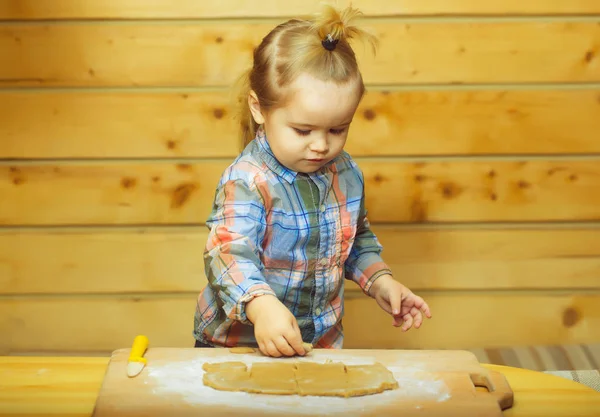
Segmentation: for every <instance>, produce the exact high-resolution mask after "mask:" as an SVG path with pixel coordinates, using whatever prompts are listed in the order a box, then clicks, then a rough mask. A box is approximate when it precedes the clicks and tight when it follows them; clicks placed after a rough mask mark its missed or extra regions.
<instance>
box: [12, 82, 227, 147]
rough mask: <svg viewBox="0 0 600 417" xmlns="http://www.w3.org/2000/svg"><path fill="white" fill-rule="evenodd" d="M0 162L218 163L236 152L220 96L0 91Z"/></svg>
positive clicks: (224, 101)
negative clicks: (187, 159)
mask: <svg viewBox="0 0 600 417" xmlns="http://www.w3.org/2000/svg"><path fill="white" fill-rule="evenodd" d="M0 114H1V116H0V118H1V119H2V123H0V137H2V138H3V139H2V143H1V144H0V157H2V158H128V157H190V156H192V157H224V156H234V155H235V153H236V152H237V151H238V150H239V140H238V138H237V134H238V132H237V125H236V123H235V121H234V120H233V117H232V116H233V114H232V106H231V105H230V104H229V100H228V94H227V93H226V92H219V93H215V92H202V93H191V94H188V93H176V94H175V93H166V94H156V93H154V94H139V93H107V92H101V93H79V92H78V93H70V92H69V93H41V94H39V93H38V94H31V93H13V92H4V93H0Z"/></svg>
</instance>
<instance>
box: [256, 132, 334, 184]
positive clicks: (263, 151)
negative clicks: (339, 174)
mask: <svg viewBox="0 0 600 417" xmlns="http://www.w3.org/2000/svg"><path fill="white" fill-rule="evenodd" d="M254 142H255V143H256V144H257V148H258V154H259V156H260V158H261V159H262V160H263V162H264V163H265V164H266V165H267V166H268V167H269V169H270V170H271V171H273V172H274V173H275V174H277V175H278V176H280V177H281V178H283V179H284V180H286V181H287V182H288V183H290V184H291V183H292V182H294V180H295V179H296V177H297V176H298V172H297V171H292V170H291V169H288V168H286V167H285V166H284V165H282V164H281V163H280V162H279V161H278V160H277V158H276V157H275V155H274V154H273V151H272V150H271V146H270V145H269V141H268V140H267V135H266V133H265V131H264V128H263V127H262V126H259V128H258V130H257V131H256V136H255V138H254ZM338 158H339V156H338V157H337V158H334V159H333V160H332V161H329V162H328V163H327V164H326V165H325V166H324V167H323V168H321V169H320V170H318V171H316V172H313V173H311V174H309V176H322V175H326V176H327V174H328V173H329V172H334V171H336V166H335V163H336V161H337V159H338Z"/></svg>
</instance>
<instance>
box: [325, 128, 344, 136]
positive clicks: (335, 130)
mask: <svg viewBox="0 0 600 417" xmlns="http://www.w3.org/2000/svg"><path fill="white" fill-rule="evenodd" d="M345 131H346V128H345V127H344V128H342V129H330V130H329V132H330V133H331V134H333V135H341V134H342V133H344V132H345Z"/></svg>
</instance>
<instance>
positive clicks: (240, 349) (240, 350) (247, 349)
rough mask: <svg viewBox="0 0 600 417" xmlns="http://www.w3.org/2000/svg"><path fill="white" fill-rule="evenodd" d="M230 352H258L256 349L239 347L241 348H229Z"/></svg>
mask: <svg viewBox="0 0 600 417" xmlns="http://www.w3.org/2000/svg"><path fill="white" fill-rule="evenodd" d="M229 351H230V352H231V353H254V352H256V349H254V348H251V347H243V346H239V347H232V348H229Z"/></svg>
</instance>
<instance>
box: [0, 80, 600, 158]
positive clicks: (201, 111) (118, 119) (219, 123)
mask: <svg viewBox="0 0 600 417" xmlns="http://www.w3.org/2000/svg"><path fill="white" fill-rule="evenodd" d="M231 104H232V103H231V100H230V97H229V92H226V91H221V92H191V93H131V92H128V93H123V92H119V93H112V92H100V93H98V92H66V93H65V92H60V93H55V92H48V93H36V94H34V95H33V94H32V93H23V92H12V91H6V92H4V93H0V115H2V116H0V117H1V118H2V123H0V137H2V138H3V140H2V143H1V144H0V157H2V158H129V157H131V158H138V157H140V158H141V157H144V158H150V157H234V156H235V155H237V152H238V151H239V146H240V144H239V140H238V130H237V120H235V119H234V117H233V116H234V113H235V110H236V109H234V108H233V107H232V105H231ZM599 104H600V90H599V89H592V88H591V89H589V90H583V89H573V90H527V91H522V90H493V89H488V90H477V91H452V90H446V91H444V90H440V91H393V92H386V91H384V92H378V91H374V92H369V93H367V94H366V95H365V97H364V99H363V101H362V102H361V104H360V107H359V109H358V111H357V116H356V117H355V118H354V122H353V125H352V128H351V129H350V133H349V138H348V142H347V150H348V151H349V152H350V153H351V154H353V155H354V156H392V155H459V154H469V155H482V154H523V153H525V154H568V153H594V152H596V153H597V152H600V141H599V140H598V138H597V137H598V134H597V132H599V131H600V105H599ZM366 138H368V139H366Z"/></svg>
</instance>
